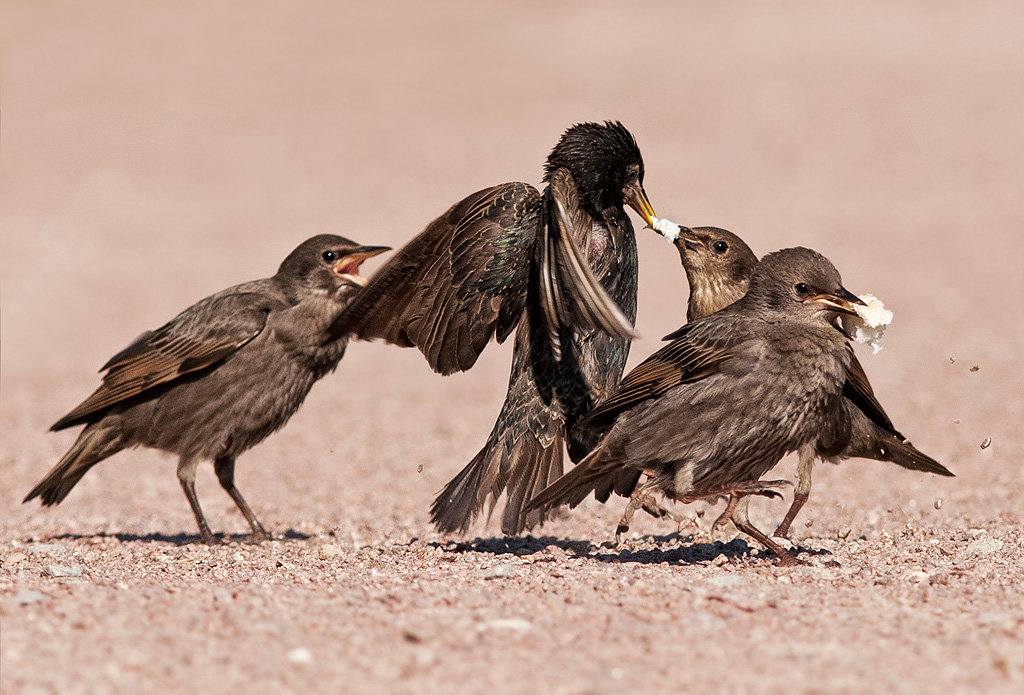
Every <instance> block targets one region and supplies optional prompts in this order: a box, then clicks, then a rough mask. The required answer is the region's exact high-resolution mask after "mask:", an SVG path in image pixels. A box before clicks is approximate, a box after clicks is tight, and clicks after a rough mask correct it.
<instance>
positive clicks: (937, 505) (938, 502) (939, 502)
mask: <svg viewBox="0 0 1024 695" xmlns="http://www.w3.org/2000/svg"><path fill="white" fill-rule="evenodd" d="M935 508H936V509H942V498H941V497H939V498H938V499H936V500H935Z"/></svg>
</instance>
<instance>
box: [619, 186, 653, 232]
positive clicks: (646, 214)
mask: <svg viewBox="0 0 1024 695" xmlns="http://www.w3.org/2000/svg"><path fill="white" fill-rule="evenodd" d="M623 193H625V196H624V198H625V200H626V204H627V205H629V207H631V208H633V209H634V210H635V211H636V214H638V215H640V217H642V218H643V220H644V222H645V223H646V224H647V226H648V227H650V226H651V225H653V224H654V220H655V219H656V217H657V216H656V215H655V214H654V208H653V207H652V206H651V201H649V200H648V199H647V193H645V192H644V189H643V186H641V185H640V184H639V183H638V182H634V183H632V184H630V185H629V186H626V190H625V191H623Z"/></svg>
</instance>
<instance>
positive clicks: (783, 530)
mask: <svg viewBox="0 0 1024 695" xmlns="http://www.w3.org/2000/svg"><path fill="white" fill-rule="evenodd" d="M799 453H800V463H799V465H798V466H797V469H796V488H795V489H794V490H793V504H791V505H789V511H787V512H786V516H785V518H783V519H782V523H781V524H779V526H778V528H776V529H775V533H773V534H772V535H773V536H778V537H779V538H789V527H790V526H791V525H792V524H793V519H795V518H796V515H797V514H798V513H799V512H800V509H801V508H802V507H803V506H804V503H805V502H807V498H808V497H809V496H810V494H811V468H812V467H813V465H814V445H813V444H805V445H803V446H802V447H800V452H799Z"/></svg>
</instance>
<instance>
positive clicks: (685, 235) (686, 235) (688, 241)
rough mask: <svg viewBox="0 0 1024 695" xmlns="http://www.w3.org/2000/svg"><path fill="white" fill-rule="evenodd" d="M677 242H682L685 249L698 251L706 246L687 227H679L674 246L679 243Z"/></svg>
mask: <svg viewBox="0 0 1024 695" xmlns="http://www.w3.org/2000/svg"><path fill="white" fill-rule="evenodd" d="M679 242H682V243H683V246H684V247H686V250H687V251H699V250H700V249H702V248H705V247H706V246H707V244H705V243H704V242H703V241H702V240H701V239H700V238H699V237H698V236H697V235H696V234H694V233H693V230H691V229H690V228H689V227H680V228H679V238H678V239H677V240H676V246H678V245H679Z"/></svg>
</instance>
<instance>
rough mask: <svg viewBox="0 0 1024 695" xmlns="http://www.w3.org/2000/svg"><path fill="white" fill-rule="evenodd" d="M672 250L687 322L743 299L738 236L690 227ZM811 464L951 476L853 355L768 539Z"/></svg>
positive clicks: (750, 257) (747, 270) (744, 267)
mask: <svg viewBox="0 0 1024 695" xmlns="http://www.w3.org/2000/svg"><path fill="white" fill-rule="evenodd" d="M687 237H689V238H687ZM675 244H676V247H677V248H678V249H679V257H680V259H681V260H682V262H683V268H685V269H686V277H687V280H688V281H689V284H690V301H689V305H688V307H687V312H686V318H687V320H689V321H692V320H694V319H699V318H701V317H702V316H707V315H708V314H711V313H714V312H716V311H718V310H719V309H723V308H725V307H726V306H728V305H730V304H732V303H733V302H735V301H736V300H737V299H739V298H740V297H742V296H743V294H745V293H746V291H747V285H748V284H749V282H750V276H751V275H752V274H753V272H754V266H755V265H756V264H757V257H756V256H755V255H754V252H753V251H751V250H750V247H749V246H747V245H746V244H745V243H744V242H743V240H742V239H740V238H739V237H738V236H736V235H735V234H733V233H732V232H729V231H726V230H724V229H718V228H716V227H694V228H692V229H691V230H689V232H688V233H685V234H684V235H682V236H680V237H679V238H678V239H677V240H676V241H675ZM815 458H820V459H822V460H825V461H828V462H830V463H839V462H840V461H843V460H845V459H849V458H867V459H873V460H875V461H889V462H891V463H895V464H896V465H898V466H902V467H903V468H907V469H909V470H912V471H923V472H925V473H935V474H936V475H944V476H952V475H953V473H951V472H950V471H949V469H947V468H946V467H945V466H943V465H942V464H941V463H939V462H938V461H936V460H935V459H933V458H931V457H929V456H927V455H926V454H924V453H922V452H921V451H918V450H917V449H916V448H915V447H914V445H913V444H911V443H910V441H909V440H908V439H907V438H906V437H904V436H903V435H902V434H901V433H900V432H899V431H898V430H896V428H895V427H894V426H893V424H892V421H891V420H890V419H889V416H888V415H886V413H885V410H884V409H883V408H882V405H881V403H879V402H878V399H877V398H876V397H875V393H874V390H873V389H872V388H871V383H870V382H869V381H868V377H867V374H866V373H865V372H864V368H863V366H861V364H860V361H859V360H858V359H857V357H856V355H854V356H853V358H852V360H851V361H850V369H849V370H848V372H847V374H846V384H845V385H844V387H843V398H842V400H841V401H840V408H839V410H838V411H837V413H836V416H835V420H834V422H832V423H830V426H828V427H826V428H825V429H824V430H823V431H822V433H821V436H820V437H819V438H818V439H817V441H815V442H814V443H813V444H807V445H805V446H802V447H801V448H800V450H799V465H798V468H797V484H796V490H795V491H794V495H793V503H792V505H790V507H789V510H788V511H787V512H786V516H785V517H784V518H783V520H782V523H780V524H779V527H778V528H777V529H776V530H775V533H774V534H773V535H775V536H779V537H786V536H787V535H788V533H789V529H790V526H791V524H792V523H793V519H794V518H796V515H797V513H798V512H799V511H800V508H801V507H803V505H804V503H805V502H806V501H807V498H808V496H809V495H810V492H811V468H812V466H813V463H814V459H815ZM726 519H728V516H727V515H723V516H722V517H719V520H718V521H716V525H721V524H722V523H724V521H725V520H726Z"/></svg>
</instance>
